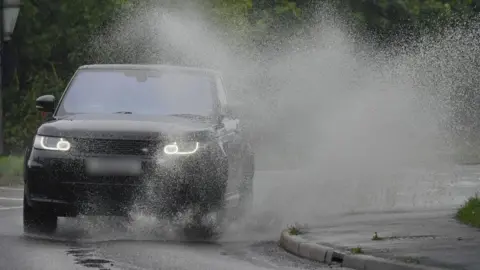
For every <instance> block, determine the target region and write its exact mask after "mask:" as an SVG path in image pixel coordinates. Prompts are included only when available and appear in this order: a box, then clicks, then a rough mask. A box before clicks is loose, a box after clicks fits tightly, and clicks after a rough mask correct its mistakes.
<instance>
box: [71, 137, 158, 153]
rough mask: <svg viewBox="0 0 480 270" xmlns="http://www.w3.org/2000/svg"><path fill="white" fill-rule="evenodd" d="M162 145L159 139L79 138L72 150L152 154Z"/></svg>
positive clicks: (73, 143)
mask: <svg viewBox="0 0 480 270" xmlns="http://www.w3.org/2000/svg"><path fill="white" fill-rule="evenodd" d="M160 146H161V143H160V142H159V141H146V140H112V139H78V138H77V139H74V140H73V142H72V150H73V151H74V152H75V153H78V154H107V155H132V156H152V155H154V154H155V153H156V151H157V150H158V149H159V147H160ZM145 149H146V150H147V151H145Z"/></svg>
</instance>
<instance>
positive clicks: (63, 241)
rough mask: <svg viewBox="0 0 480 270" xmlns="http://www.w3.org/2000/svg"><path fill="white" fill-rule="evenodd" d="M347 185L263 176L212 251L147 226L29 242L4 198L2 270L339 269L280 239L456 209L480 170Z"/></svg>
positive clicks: (80, 226) (1, 192) (79, 223)
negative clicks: (365, 217) (329, 225)
mask: <svg viewBox="0 0 480 270" xmlns="http://www.w3.org/2000/svg"><path fill="white" fill-rule="evenodd" d="M347 176H348V175H346V174H345V173H344V172H342V173H339V174H337V175H335V174H332V175H329V177H327V176H326V175H318V172H315V171H312V172H308V173H307V172H306V171H288V172H286V171H283V172H281V171H262V172H258V173H257V177H256V179H255V181H256V183H255V196H254V197H255V209H254V211H253V213H251V214H250V215H249V216H248V217H247V218H246V219H245V220H243V221H240V222H238V223H235V224H233V225H232V226H231V227H230V228H228V229H227V230H226V231H225V232H224V234H223V235H222V236H221V237H220V239H218V240H216V241H215V242H191V241H185V240H183V238H182V237H181V236H180V235H178V234H177V233H175V231H171V230H170V226H169V225H168V224H165V223H164V222H163V223H162V222H159V221H155V220H152V219H151V218H148V217H144V216H143V217H142V216H139V217H137V219H136V220H135V221H134V222H133V223H132V224H130V225H119V223H121V220H115V219H108V218H95V219H92V218H86V217H79V218H75V219H61V220H60V226H59V230H58V232H57V233H56V234H55V235H53V236H49V237H46V236H41V235H24V234H23V229H22V220H21V219H22V211H21V205H22V200H21V197H22V190H21V189H20V190H12V189H0V224H1V226H0V238H1V239H0V263H1V266H0V269H6V270H9V269H12V270H14V269H21V270H28V269H39V270H43V269H48V270H54V269H62V270H64V269H111V270H113V269H175V270H176V269H188V270H190V269H206V270H215V269H228V270H232V269H247V270H248V269H322V268H323V269H332V268H331V267H329V266H325V265H320V264H317V263H312V262H309V261H306V260H303V259H299V258H297V257H295V256H293V255H290V254H288V253H286V252H284V251H282V250H281V249H279V248H278V247H277V245H276V241H277V240H278V237H279V234H280V230H281V229H283V228H285V227H286V226H287V225H289V224H293V223H294V222H300V223H309V224H313V225H315V223H318V222H320V221H322V220H326V219H332V218H335V216H334V215H336V214H339V213H346V214H348V213H352V212H354V213H359V212H362V211H370V210H372V211H374V210H381V211H395V210H397V209H408V208H410V209H412V208H414V209H418V208H428V207H434V208H452V207H455V206H457V205H459V204H461V203H462V202H463V201H464V199H465V198H466V197H467V196H470V195H472V194H474V192H475V191H478V187H479V186H480V181H479V177H480V167H479V166H454V167H449V168H442V169H436V170H430V171H428V170H410V171H402V172H401V173H393V172H390V174H386V173H373V174H368V173H365V172H364V174H358V175H350V176H355V177H351V178H348V177H347ZM320 179H322V180H320ZM346 179H355V180H346ZM333 269H342V268H335V267H333Z"/></svg>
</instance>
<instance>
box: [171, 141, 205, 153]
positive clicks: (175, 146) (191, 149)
mask: <svg viewBox="0 0 480 270" xmlns="http://www.w3.org/2000/svg"><path fill="white" fill-rule="evenodd" d="M199 148H200V143H199V142H179V143H177V142H174V143H170V144H167V145H165V147H163V152H164V153H165V154H167V155H191V154H194V153H195V152H197V151H198V149H199Z"/></svg>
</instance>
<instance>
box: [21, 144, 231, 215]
mask: <svg viewBox="0 0 480 270" xmlns="http://www.w3.org/2000/svg"><path fill="white" fill-rule="evenodd" d="M92 157H95V158H107V159H108V158H116V157H118V156H111V155H83V156H81V155H71V154H68V153H64V152H57V151H46V150H38V149H33V150H32V152H31V154H30V157H29V159H28V162H27V166H26V171H25V176H26V183H25V184H26V191H27V192H26V195H27V196H26V199H27V203H28V204H29V205H30V206H32V207H46V208H49V209H53V210H54V211H55V212H56V213H57V215H60V216H63V215H65V216H74V215H78V214H80V213H85V214H101V215H125V214H126V212H128V210H129V209H131V208H132V206H133V205H135V206H139V207H141V208H145V207H147V208H155V211H160V212H177V211H181V210H182V209H183V208H184V207H188V205H191V204H202V205H205V206H206V207H209V208H211V207H215V206H219V204H220V203H222V202H223V196H224V193H225V188H226V184H227V178H228V161H227V158H226V157H225V156H223V154H222V153H221V152H220V151H217V150H216V149H205V150H203V151H201V152H198V153H195V154H192V155H191V156H181V157H174V158H166V157H165V158H163V159H153V158H139V157H135V156H131V157H126V156H122V158H131V159H134V160H137V161H140V162H141V164H142V173H141V174H140V175H138V176H122V175H117V176H108V175H107V176H91V175H89V174H88V173H87V171H86V167H85V164H86V160H87V159H89V158H92Z"/></svg>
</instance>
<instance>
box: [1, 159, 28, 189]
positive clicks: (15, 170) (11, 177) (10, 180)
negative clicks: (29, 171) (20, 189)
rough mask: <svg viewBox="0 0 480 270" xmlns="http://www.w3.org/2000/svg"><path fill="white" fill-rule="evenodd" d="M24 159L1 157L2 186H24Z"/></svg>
mask: <svg viewBox="0 0 480 270" xmlns="http://www.w3.org/2000/svg"><path fill="white" fill-rule="evenodd" d="M22 173H23V157H21V156H8V157H0V186H18V185H21V184H22Z"/></svg>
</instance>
